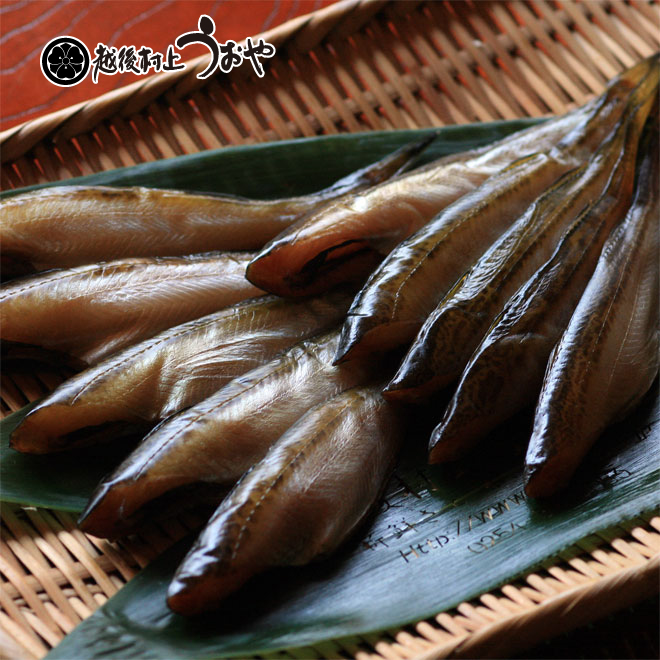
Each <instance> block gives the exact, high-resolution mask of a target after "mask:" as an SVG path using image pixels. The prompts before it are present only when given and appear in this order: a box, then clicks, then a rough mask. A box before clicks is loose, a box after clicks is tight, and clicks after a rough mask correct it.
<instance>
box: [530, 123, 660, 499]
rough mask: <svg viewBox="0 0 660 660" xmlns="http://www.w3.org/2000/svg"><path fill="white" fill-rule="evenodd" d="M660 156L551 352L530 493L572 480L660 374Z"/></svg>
mask: <svg viewBox="0 0 660 660" xmlns="http://www.w3.org/2000/svg"><path fill="white" fill-rule="evenodd" d="M655 144H656V146H657V133H656V136H655ZM657 160H658V152H657V149H656V150H655V152H654V167H653V174H652V176H651V181H650V185H649V186H648V187H647V189H646V190H647V191H649V196H648V198H647V199H646V200H638V201H640V203H637V204H635V205H633V206H632V207H631V209H630V211H629V213H628V214H627V216H626V218H625V220H624V221H623V222H622V223H621V224H620V225H619V226H617V227H616V228H615V229H614V231H613V232H612V235H611V236H610V237H609V238H608V240H607V242H606V244H605V247H604V248H603V252H602V255H601V256H600V259H599V261H598V265H597V266H596V269H595V271H594V274H593V276H592V278H591V279H590V280H589V284H588V285H587V287H586V289H585V291H584V294H583V296H582V298H581V299H580V302H579V303H578V305H577V308H576V309H575V312H574V313H573V316H572V317H571V320H570V322H569V324H568V327H567V328H566V330H565V331H564V333H563V335H562V336H561V339H560V340H559V342H558V344H557V345H556V346H555V348H554V349H553V351H552V354H551V356H550V360H549V363H548V367H547V370H546V373H545V378H544V381H543V387H542V389H541V394H540V397H539V401H538V404H537V406H536V412H535V416H534V426H533V430H532V436H531V439H530V442H529V446H528V450H527V456H526V459H525V463H526V464H525V479H526V486H525V489H526V491H527V493H528V495H530V496H531V497H545V496H549V495H553V494H554V493H556V492H557V491H558V490H560V489H561V488H563V487H564V486H566V484H567V483H568V482H569V480H570V478H571V477H572V475H573V473H574V472H575V470H576V468H577V466H578V464H579V462H580V461H581V460H582V458H583V457H584V456H585V454H586V453H587V452H588V451H589V449H590V448H591V447H592V445H593V444H594V442H595V441H596V440H597V438H598V436H599V435H600V434H601V433H602V432H603V430H604V429H605V428H606V427H607V426H608V425H609V424H611V423H612V422H614V421H617V420H619V419H622V418H623V417H625V416H626V415H627V414H628V413H629V412H630V411H631V410H632V409H633V408H634V407H635V406H636V405H637V404H638V403H639V402H640V400H641V399H642V397H643V396H644V395H645V394H646V392H647V391H648V390H649V388H650V387H651V384H652V383H653V380H654V379H655V377H656V374H657V372H658V364H659V361H660V337H659V333H660V329H659V327H660V316H659V312H658V309H659V302H658V301H659V296H660V272H659V268H658V254H659V250H660V244H659V238H658V224H659V223H658V218H659V217H660V206H659V203H658V170H657Z"/></svg>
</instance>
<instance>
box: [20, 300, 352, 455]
mask: <svg viewBox="0 0 660 660" xmlns="http://www.w3.org/2000/svg"><path fill="white" fill-rule="evenodd" d="M350 299H351V292H348V291H346V290H341V291H334V292H330V293H328V294H326V295H325V296H323V297H320V298H317V299H313V300H305V301H297V302H292V301H286V300H281V299H277V298H275V297H273V296H266V297H263V298H260V299H256V300H248V301H244V302H241V303H238V304H236V305H234V306H233V307H230V308H227V309H224V310H221V311H219V312H216V313H214V314H209V315H207V316H204V317H202V318H200V319H195V320H194V321H189V322H188V323H184V324H181V325H178V326H175V327H174V328H170V329H168V330H166V331H164V332H161V333H160V334H158V335H156V336H155V337H152V338H150V339H147V340H145V341H143V342H140V343H139V344H135V345H134V346H131V347H129V348H126V349H124V350H123V351H120V352H119V353H115V354H114V355H112V356H110V357H109V358H107V359H106V360H103V361H102V362H99V364H97V365H95V366H94V367H91V368H89V369H87V370H86V371H83V372H81V373H80V374H77V375H76V376H74V377H73V378H71V379H69V380H68V381H66V382H64V383H62V385H60V386H59V387H58V388H57V389H56V390H55V391H54V392H52V393H51V394H50V395H48V396H47V397H46V398H45V399H44V400H43V401H41V403H40V404H39V405H38V406H36V407H35V408H34V409H33V410H31V411H30V412H29V413H28V415H26V416H25V418H24V419H23V420H22V421H21V423H20V424H19V425H18V426H17V427H16V429H15V430H14V432H13V434H12V436H11V445H12V447H13V448H14V449H17V450H18V451H24V452H30V453H44V452H49V451H58V450H61V449H67V448H69V447H71V446H72V439H71V438H70V437H67V435H68V434H70V433H72V432H73V431H77V430H79V429H82V428H86V427H89V426H97V425H100V424H105V423H107V422H116V421H125V422H135V423H140V422H149V423H152V424H154V423H156V422H158V421H159V420H162V419H164V418H165V417H168V416H169V415H172V414H174V413H176V412H178V411H180V410H183V409H184V408H187V407H188V406H191V405H194V404H196V403H199V402H200V401H203V400H204V399H205V398H207V397H208V396H210V395H211V394H213V393H214V392H216V391H217V390H218V389H220V387H222V386H223V385H225V384H226V383H228V382H229V381H230V380H231V379H232V378H235V377H236V376H239V375H241V374H243V373H246V372H247V371H250V370H251V369H254V368H255V367H258V366H260V365H261V364H264V363H266V362H268V361H269V360H271V359H272V358H273V357H274V356H275V355H276V354H277V353H278V352H280V351H281V350H284V349H286V348H288V347H289V346H291V345H293V344H295V343H296V342H298V341H300V340H301V339H304V338H306V337H310V336H313V335H316V334H318V333H319V332H322V331H324V330H327V329H328V328H331V327H332V326H334V325H336V324H337V323H338V322H339V321H340V320H341V319H342V318H343V316H344V314H345V312H346V308H347V307H348V305H349V303H350Z"/></svg>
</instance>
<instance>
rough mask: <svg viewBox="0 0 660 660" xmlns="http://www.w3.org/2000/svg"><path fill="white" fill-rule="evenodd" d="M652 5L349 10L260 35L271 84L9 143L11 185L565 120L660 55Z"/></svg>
mask: <svg viewBox="0 0 660 660" xmlns="http://www.w3.org/2000/svg"><path fill="white" fill-rule="evenodd" d="M659 11H660V10H659V8H658V4H657V3H655V2H654V3H647V2H642V1H639V2H637V1H636V2H632V3H626V2H620V1H616V2H608V1H603V0H596V1H594V2H588V3H575V2H565V3H553V2H549V1H547V0H538V1H537V2H533V3H526V2H489V1H483V2H474V3H473V2H457V3H448V2H431V3H418V2H400V3H387V2H382V1H380V0H379V1H376V2H368V1H365V0H346V1H344V2H339V3H337V4H335V5H332V6H330V7H327V8H326V9H324V10H321V11H319V12H317V13H316V14H314V15H310V16H306V17H300V18H298V19H295V20H293V21H291V22H290V23H287V24H285V25H284V26H281V27H279V28H277V29H275V30H272V31H271V32H268V33H266V34H265V35H264V37H265V38H266V39H267V40H268V41H269V42H271V43H273V44H274V45H275V46H276V47H277V49H278V52H277V55H276V56H275V57H274V58H273V60H271V61H270V62H269V66H268V70H267V75H266V76H265V77H264V78H263V79H259V78H257V77H256V76H255V75H254V74H252V73H249V72H248V73H246V71H247V69H246V68H245V67H243V68H240V69H236V70H234V71H233V72H232V73H231V74H229V75H227V76H216V77H214V78H213V79H212V80H211V81H210V82H207V81H204V80H198V79H197V78H196V74H197V73H198V72H199V71H201V70H203V69H204V68H205V67H206V63H207V58H205V57H202V58H199V59H198V60H194V61H193V62H192V64H190V65H189V66H188V68H187V69H186V70H184V71H176V72H173V73H171V74H162V75H157V76H153V77H151V78H148V79H145V80H144V81H140V82H138V83H135V84H133V85H130V86H128V87H125V88H123V89H120V90H117V91H115V92H112V93H110V94H106V95H104V96H101V97H98V98H96V99H92V100H91V101H88V102H86V103H83V104H80V105H78V106H75V107H73V108H70V109H66V110H63V111H60V112H57V113H54V114H52V115H49V116H46V117H43V118H40V119H37V120H34V121H31V122H28V123H26V124H24V125H22V126H18V127H16V128H13V129H10V130H8V131H6V132H5V133H3V134H2V135H0V144H1V146H2V161H3V163H4V164H3V168H2V187H3V188H11V187H17V186H22V185H29V184H32V183H37V182H40V181H52V180H59V179H65V178H68V177H71V176H78V175H81V174H87V173H91V172H96V171H101V170H106V169H112V168H114V167H121V166H124V165H133V164H135V163H140V162H145V161H149V160H155V159H160V158H167V157H171V156H175V155H180V154H184V153H192V152H197V151H201V150H204V149H210V148H216V147H221V146H224V145H227V144H243V143H250V142H254V141H269V140H277V139H289V138H293V137H299V136H310V135H315V134H318V133H326V134H332V133H337V132H344V131H364V130H380V129H388V128H414V127H421V126H432V125H436V126H442V125H445V124H455V123H466V122H472V121H487V120H490V119H509V118H513V117H520V116H540V115H545V114H548V113H558V112H562V111H564V110H565V109H566V108H570V107H573V106H574V105H576V104H580V103H583V102H584V101H585V100H586V99H587V98H589V97H591V96H593V95H594V94H596V93H598V92H599V91H600V90H602V88H603V86H604V84H605V82H606V81H607V80H608V79H609V78H611V77H612V76H613V75H615V74H616V73H617V72H618V71H621V70H622V69H623V68H626V67H628V66H630V65H631V64H632V63H633V62H635V61H637V60H639V59H640V58H643V57H646V56H648V55H650V54H652V53H653V52H654V51H655V50H657V48H658V45H659V44H660V28H659V21H660V17H659Z"/></svg>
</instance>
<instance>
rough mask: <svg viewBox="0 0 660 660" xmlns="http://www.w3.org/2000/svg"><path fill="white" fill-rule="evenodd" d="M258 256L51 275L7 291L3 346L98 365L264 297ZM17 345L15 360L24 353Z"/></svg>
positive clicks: (3, 292) (143, 262) (204, 257)
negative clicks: (253, 269)
mask: <svg viewBox="0 0 660 660" xmlns="http://www.w3.org/2000/svg"><path fill="white" fill-rule="evenodd" d="M251 255H252V253H251V252H235V253H231V252H227V253H219V252H216V253H207V254H201V255H192V256H187V257H145V258H136V259H120V260H116V261H109V262H102V263H100V264H93V265H89V266H77V267H75V268H69V269H62V270H51V271H48V272H46V273H39V274H36V275H32V276H29V277H25V278H21V279H18V280H14V281H12V282H10V283H8V284H4V285H3V286H2V287H0V317H1V318H2V325H1V326H0V338H1V339H2V342H3V349H4V348H5V347H7V343H6V342H12V343H13V342H17V343H18V344H20V348H21V355H25V356H29V355H30V351H29V350H25V348H26V345H32V346H39V347H42V348H46V349H49V350H52V351H57V352H60V353H64V354H66V355H68V356H74V357H75V358H77V359H79V360H81V361H82V362H84V363H86V364H90V365H91V364H95V363H97V362H99V361H100V360H102V359H104V358H106V357H108V356H109V355H111V354H112V353H114V352H116V351H118V350H120V349H122V348H125V347H126V346H129V345H131V344H135V343H137V342H139V341H142V340H143V339H146V338H148V337H152V336H153V335H155V334H157V333H158V332H160V331H162V330H165V329H167V328H171V327H172V326H175V325H179V324H181V323H184V322H186V321H190V320H192V319H196V318H199V317H200V316H205V315H206V314H210V313H212V312H215V311H218V310H220V309H222V308H223V307H227V306H228V305H231V304H233V303H236V302H238V301H240V300H245V299H247V298H254V297H256V296H259V295H261V294H263V291H261V290H260V289H257V287H255V286H254V285H252V284H250V282H248V281H247V280H246V279H245V268H246V266H247V264H248V261H249V260H250V258H251ZM15 349H16V346H15V345H10V349H9V350H10V353H9V354H12V353H15V352H16V350H15Z"/></svg>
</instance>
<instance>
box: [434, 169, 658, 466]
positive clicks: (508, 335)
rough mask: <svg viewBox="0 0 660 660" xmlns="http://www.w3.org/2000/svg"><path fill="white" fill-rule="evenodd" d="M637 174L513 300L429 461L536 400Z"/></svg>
mask: <svg viewBox="0 0 660 660" xmlns="http://www.w3.org/2000/svg"><path fill="white" fill-rule="evenodd" d="M634 175H635V171H634V168H628V169H625V170H622V171H621V172H620V177H619V179H618V180H616V181H613V182H612V183H611V185H610V188H611V189H612V191H616V194H613V193H612V192H610V193H608V192H605V193H604V194H603V195H602V196H601V198H600V200H598V202H596V203H595V204H593V205H591V204H590V205H588V206H587V207H586V209H585V210H584V211H583V212H582V213H581V214H580V216H579V217H578V219H577V220H576V221H575V223H574V224H573V226H572V227H571V228H570V229H569V230H568V231H567V232H566V234H565V235H564V236H563V238H562V240H561V242H560V243H559V245H558V246H557V249H556V250H555V252H554V254H553V255H552V257H551V258H550V259H549V260H548V261H547V262H546V263H545V264H544V265H543V266H542V267H541V268H540V269H539V270H538V271H537V272H536V273H534V275H533V276H532V277H531V278H530V279H529V280H528V281H527V282H526V283H525V284H524V285H523V286H522V287H521V288H520V289H518V291H517V292H516V293H515V294H514V296H513V297H512V298H511V299H510V300H509V302H508V303H507V304H506V306H505V307H504V310H503V311H502V313H501V314H500V315H499V316H498V318H497V319H496V320H495V322H494V323H493V326H492V327H491V328H490V330H489V332H488V334H487V335H486V337H485V338H484V339H483V341H482V342H481V344H480V345H479V347H478V348H477V350H476V351H475V353H474V355H473V356H472V357H471V358H470V361H469V363H468V366H467V367H466V368H465V371H464V372H463V374H462V376H461V379H460V382H459V385H458V388H457V389H456V392H455V393H454V395H453V397H452V399H451V401H450V402H449V405H448V406H447V410H446V412H445V415H444V418H443V420H442V422H441V423H440V424H439V425H438V426H437V427H436V429H435V430H434V431H433V433H432V434H431V442H430V447H431V451H430V454H429V462H431V463H442V462H445V461H451V460H455V459H456V458H459V457H461V456H463V455H464V454H465V453H467V452H468V451H469V450H470V449H471V448H472V447H473V446H474V445H475V444H477V442H479V441H480V440H481V439H483V438H484V436H486V434H487V433H488V432H489V431H491V430H492V429H493V428H495V427H496V426H497V425H498V424H501V423H502V422H504V421H505V420H506V419H508V418H509V417H511V416H512V415H514V414H515V413H516V412H518V411H519V410H522V409H523V408H524V407H526V406H528V405H531V404H533V403H534V401H535V399H536V398H537V396H538V392H539V391H540V389H541V385H542V384H543V374H544V372H545V368H546V365H547V363H548V357H549V356H550V353H551V351H552V349H553V347H554V346H555V344H556V343H557V341H558V340H559V338H560V337H561V334H562V332H563V331H564V330H565V329H566V326H567V325H568V322H569V321H570V318H571V315H572V314H573V311H574V310H575V307H576V305H577V304H578V302H579V300H580V297H581V296H582V293H583V292H584V289H585V287H586V285H587V282H588V281H589V278H590V277H591V275H592V274H593V271H594V268H595V265H596V263H597V261H598V258H599V256H600V253H601V251H602V248H603V243H604V242H605V240H606V239H607V236H608V234H609V233H610V231H611V229H612V227H613V226H614V225H615V224H616V223H617V222H618V221H619V220H620V219H621V217H622V216H623V215H624V214H625V211H626V209H627V208H628V206H629V203H630V198H631V196H632V188H633V181H634ZM649 175H650V173H649V172H646V177H645V180H646V182H649ZM634 203H635V204H643V205H648V190H646V191H644V190H642V188H641V187H639V186H638V188H637V191H636V201H635V202H634Z"/></svg>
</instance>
